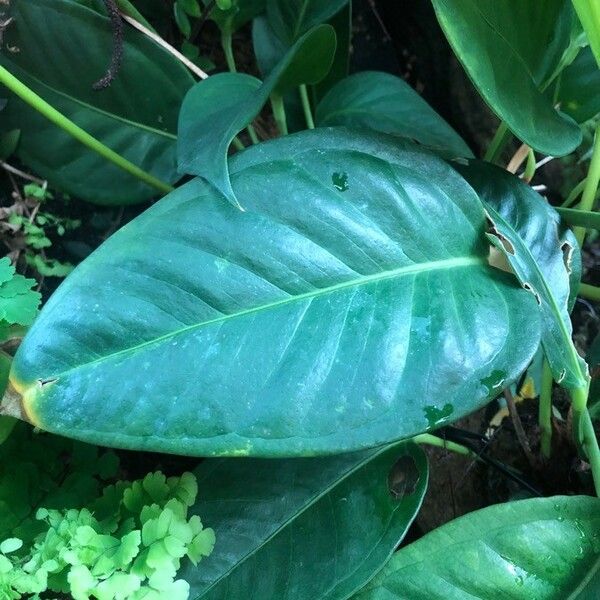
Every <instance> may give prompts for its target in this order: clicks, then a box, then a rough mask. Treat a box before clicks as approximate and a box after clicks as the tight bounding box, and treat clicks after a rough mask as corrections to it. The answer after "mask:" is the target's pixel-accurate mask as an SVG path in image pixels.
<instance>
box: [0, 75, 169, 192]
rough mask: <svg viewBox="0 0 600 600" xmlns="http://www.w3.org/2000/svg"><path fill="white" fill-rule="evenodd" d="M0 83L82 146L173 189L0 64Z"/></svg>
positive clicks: (150, 182)
mask: <svg viewBox="0 0 600 600" xmlns="http://www.w3.org/2000/svg"><path fill="white" fill-rule="evenodd" d="M0 83H2V84H4V85H5V86H6V87H7V88H8V89H9V90H11V91H12V92H14V93H15V94H16V95H17V96H19V98H21V99H22V100H24V101H25V102H26V103H27V104H29V106H31V107H32V108H34V109H35V110H37V111H38V112H39V113H40V114H42V115H43V116H44V117H46V118H47V119H48V120H49V121H51V122H52V123H54V124H55V125H57V126H58V127H60V128H61V129H62V130H63V131H65V132H66V133H68V134H69V135H70V136H72V137H73V138H75V139H76V140H77V141H78V142H80V143H82V144H83V145H84V146H87V147H88V148H89V149H90V150H93V151H94V152H96V153H97V154H99V155H100V156H102V157H103V158H106V159H107V160H108V161H110V162H112V163H113V164H114V165H116V166H117V167H119V168H121V169H123V171H126V172H127V173H129V174H130V175H133V176H134V177H137V178H138V179H140V180H141V181H143V182H144V183H147V184H148V185H150V186H152V187H154V188H156V189H157V190H159V191H161V192H164V193H168V192H171V191H173V189H174V188H173V187H171V186H170V185H169V184H168V183H165V182H164V181H161V180H160V179H157V178H156V177H154V175H151V174H150V173H146V171H144V170H142V169H140V168H139V167H138V166H136V165H134V164H133V163H131V162H129V161H128V160H127V159H126V158H123V157H122V156H121V155H120V154H117V153H116V152H115V151H114V150H111V149H110V148H108V147H107V146H105V145H104V144H103V143H102V142H100V141H99V140H97V139H96V138H95V137H93V136H91V135H90V134H89V133H88V132H87V131H85V130H83V129H81V127H79V125H76V124H75V123H73V121H71V120H70V119H68V118H67V117H65V116H64V115H63V114H62V113H60V112H59V111H57V110H56V109H55V108H53V107H52V106H50V104H48V103H47V102H46V101H45V100H44V99H43V98H41V97H40V96H38V95H37V94H36V93H35V92H34V91H33V90H31V89H29V88H28V87H27V86H26V85H25V84H23V83H22V82H21V81H19V80H18V79H17V78H16V77H15V76H14V75H12V74H11V73H10V72H9V71H7V70H6V69H5V68H4V67H2V66H0Z"/></svg>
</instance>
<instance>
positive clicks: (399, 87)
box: [316, 71, 473, 157]
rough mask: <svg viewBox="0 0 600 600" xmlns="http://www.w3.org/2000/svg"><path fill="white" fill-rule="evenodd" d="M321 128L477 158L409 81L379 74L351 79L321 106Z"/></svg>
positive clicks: (367, 74) (333, 92) (318, 118)
mask: <svg viewBox="0 0 600 600" xmlns="http://www.w3.org/2000/svg"><path fill="white" fill-rule="evenodd" d="M316 123H317V125H319V126H328V125H346V126H348V127H367V128H369V129H374V130H375V131H381V132H383V133H392V134H394V135H400V136H402V137H407V138H411V139H413V140H416V141H417V142H419V143H420V144H423V145H425V146H429V147H430V148H432V149H433V150H436V151H438V152H441V153H442V154H444V155H447V156H450V157H452V156H469V157H471V156H473V153H472V152H471V150H470V149H469V147H468V146H467V145H466V144H465V142H464V141H463V140H462V138H461V137H460V136H459V135H458V134H457V133H456V132H455V131H454V129H452V127H450V125H448V123H446V121H444V119H442V117H440V116H439V115H438V114H437V113H436V112H435V111H434V110H433V109H432V108H431V107H430V106H429V104H427V102H425V100H423V99H422V98H421V96H419V94H417V92H415V91H414V90H413V89H412V88H411V87H410V86H409V85H408V84H407V83H406V82H405V81H403V80H402V79H400V78H399V77H396V76H394V75H390V74H388V73H382V72H377V71H365V72H362V73H356V74H354V75H350V77H347V78H346V79H343V80H342V81H340V82H339V83H338V84H337V85H335V86H334V87H333V88H332V89H331V90H330V91H329V93H328V94H327V95H326V96H325V97H324V98H323V100H321V102H320V103H319V105H318V106H317V111H316Z"/></svg>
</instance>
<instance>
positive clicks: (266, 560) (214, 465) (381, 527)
mask: <svg viewBox="0 0 600 600" xmlns="http://www.w3.org/2000/svg"><path fill="white" fill-rule="evenodd" d="M427 475H428V473H427V460H426V458H425V455H424V453H423V451H422V450H421V449H420V448H418V447H417V446H415V445H413V444H405V445H400V446H393V447H391V448H390V447H387V448H383V449H381V448H380V449H377V450H375V451H368V452H363V453H360V454H356V453H355V454H346V455H341V456H336V457H332V458H324V459H314V458H313V459H292V460H279V461H268V460H257V459H221V460H217V459H215V460H208V461H205V462H204V463H203V464H202V465H200V467H199V468H198V469H197V470H196V476H197V477H198V485H199V486H200V489H201V490H202V492H203V493H202V495H201V497H202V499H201V500H200V501H199V502H198V503H197V504H196V506H195V507H194V509H193V512H195V513H197V514H198V515H200V517H201V518H202V521H203V522H204V523H206V524H207V525H208V524H210V527H212V528H213V529H215V533H216V536H217V540H218V543H217V545H216V546H215V549H214V551H213V554H212V555H211V556H210V558H208V559H205V560H203V561H202V564H201V565H200V566H199V567H193V566H192V565H191V564H188V565H187V566H184V568H183V570H182V571H181V572H180V573H179V576H180V577H182V578H184V579H186V580H187V581H188V582H189V584H190V588H191V590H190V599H191V600H200V599H206V600H209V599H211V600H212V599H214V600H217V599H219V600H221V599H223V598H287V599H288V600H325V599H327V600H337V599H340V600H341V599H342V598H348V596H349V595H351V594H352V593H353V592H354V591H355V590H357V589H360V588H361V587H362V586H363V585H364V584H365V583H366V582H367V581H368V580H370V579H371V578H372V577H373V575H374V574H375V573H376V572H377V571H379V569H380V568H381V567H382V566H383V564H384V563H385V562H386V561H387V559H388V558H389V557H390V555H391V554H392V552H393V551H394V549H395V548H396V547H397V545H398V544H399V542H400V540H401V539H402V538H403V537H404V535H405V533H406V531H407V529H408V527H409V525H410V524H411V523H412V521H413V519H414V517H415V516H416V514H417V512H418V510H419V508H420V506H421V502H422V500H423V496H424V494H425V490H426V488H427ZM309 565H310V568H307V567H308V566H309Z"/></svg>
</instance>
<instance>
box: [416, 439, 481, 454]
mask: <svg viewBox="0 0 600 600" xmlns="http://www.w3.org/2000/svg"><path fill="white" fill-rule="evenodd" d="M412 441H413V442H415V444H427V445H428V446H436V447H437V448H444V449H446V450H451V451H452V452H456V453H457V454H463V455H464V456H471V457H473V458H477V459H479V456H477V454H476V453H475V452H473V451H472V450H470V449H469V448H467V447H466V446H462V445H461V444H457V443H456V442H450V441H448V440H443V439H442V438H439V437H437V436H436V435H431V434H430V433H421V434H420V435H416V436H415V437H413V438H412Z"/></svg>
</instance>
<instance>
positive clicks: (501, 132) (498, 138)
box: [483, 121, 511, 163]
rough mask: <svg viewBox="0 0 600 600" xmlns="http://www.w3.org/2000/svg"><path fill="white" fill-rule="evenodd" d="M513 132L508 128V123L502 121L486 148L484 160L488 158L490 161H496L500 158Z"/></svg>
mask: <svg viewBox="0 0 600 600" xmlns="http://www.w3.org/2000/svg"><path fill="white" fill-rule="evenodd" d="M510 136H511V133H510V131H509V129H508V125H507V124H506V123H505V122H504V121H502V122H501V123H500V125H499V126H498V129H497V130H496V133H495V134H494V137H493V138H492V141H491V142H490V145H489V146H488V149H487V150H486V153H485V156H484V157H483V160H487V161H488V162H491V163H495V162H497V161H498V159H499V158H500V155H501V154H502V151H503V150H504V147H505V146H506V144H507V143H508V141H509V140H510Z"/></svg>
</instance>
